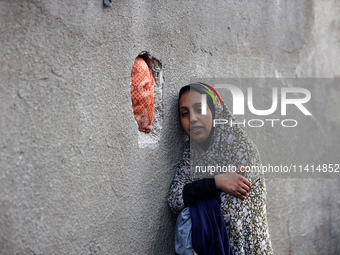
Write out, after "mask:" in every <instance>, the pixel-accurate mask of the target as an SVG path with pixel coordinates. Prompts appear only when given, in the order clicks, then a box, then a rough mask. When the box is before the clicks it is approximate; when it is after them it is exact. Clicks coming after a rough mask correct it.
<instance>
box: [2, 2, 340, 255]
mask: <svg viewBox="0 0 340 255" xmlns="http://www.w3.org/2000/svg"><path fill="white" fill-rule="evenodd" d="M339 14H340V5H339V1H337V0H329V1H321V0H316V1H307V0H299V1H283V0H279V1H275V2H267V1H237V2H234V1H224V0H217V1H207V0H204V1H199V2H197V1H192V0H190V1H181V2H179V1H164V0H154V1H144V0H131V1H113V7H112V8H103V3H102V1H97V0H90V1H82V2H80V1H71V0H65V1H52V0H45V1H42V0H26V1H19V0H15V1H5V0H0V31H1V32H0V45H1V47H0V254H173V253H174V249H173V237H174V224H175V220H176V216H175V215H173V214H171V212H170V209H169V208H168V205H167V202H166V196H167V192H168V188H169V185H170V182H171V180H172V178H173V176H174V173H175V169H176V165H177V163H178V160H179V158H180V155H181V151H182V148H183V140H184V138H185V137H184V134H183V133H182V132H181V131H180V128H179V121H178V115H177V108H176V107H177V106H176V103H177V95H178V91H179V89H180V87H181V86H183V85H185V84H187V83H189V82H191V81H192V79H195V80H196V78H197V79H199V78H202V79H213V78H223V77H226V78H252V77H257V78H262V77H270V78H303V77H308V78H333V77H336V76H338V77H339V76H340V71H339V57H340V47H339V42H340V18H339V17H340V15H339ZM144 50H146V51H148V52H149V53H150V54H151V55H152V56H154V57H155V58H157V59H158V60H160V61H161V63H162V70H163V77H164V80H163V78H162V79H161V81H162V83H163V86H162V87H163V91H162V100H163V101H162V104H163V105H159V107H163V110H162V112H163V113H162V114H163V116H161V119H162V121H161V122H160V123H159V126H158V132H159V133H158V134H159V136H158V137H157V139H156V140H157V143H154V144H153V145H152V146H144V145H145V144H144V145H143V146H141V143H140V141H141V139H142V140H145V141H147V139H149V137H147V138H143V137H142V138H141V137H140V134H139V132H138V130H137V125H136V122H135V120H134V117H133V114H132V110H131V98H130V88H129V84H130V81H131V80H130V72H131V67H132V65H133V63H134V60H135V58H136V56H137V55H138V54H139V53H140V52H141V51H144ZM338 85H339V84H336V85H334V86H330V87H327V88H323V87H320V86H313V87H311V89H313V90H312V102H311V104H310V107H311V111H312V112H313V114H315V116H319V117H318V118H315V119H311V120H310V122H308V123H309V124H310V126H308V127H305V129H301V130H300V129H296V130H293V131H292V130H291V131H287V132H282V130H280V129H270V130H267V129H263V130H259V129H247V131H248V134H249V136H250V137H251V138H252V139H253V140H254V141H255V143H256V145H257V146H258V149H259V151H260V154H261V157H262V160H263V162H264V163H277V162H286V163H287V162H288V163H289V162H294V161H296V160H299V159H300V158H303V160H309V159H310V158H311V157H313V158H315V159H316V160H317V162H319V163H329V162H331V161H332V160H333V161H335V160H336V159H337V160H338V155H339V151H340V147H339V144H340V140H339V135H338V134H337V130H339V126H340V116H339V110H340V104H339V100H338V98H339V95H340V93H339V86H338ZM257 102H259V105H257V106H258V107H259V108H260V107H261V106H263V107H265V106H266V105H267V103H268V99H267V98H266V97H265V96H264V95H263V94H259V97H258V101H257ZM227 105H228V106H231V104H230V103H228V102H227ZM151 140H152V139H151ZM154 140H155V139H153V141H154ZM304 150H305V151H307V152H308V155H307V154H305V153H304ZM324 161H326V162H324ZM334 163H340V162H339V161H338V162H334ZM266 184H267V213H268V221H269V231H270V234H271V237H272V243H273V248H274V251H275V254H287V253H288V252H289V251H290V250H291V251H292V250H293V254H337V251H338V250H340V247H339V239H340V231H339V229H340V219H339V213H338V212H339V210H340V200H339V195H338V194H339V192H340V188H339V187H340V185H339V184H340V181H339V179H338V178H318V179H311V178H310V179H306V178H285V179H282V178H281V179H280V178H268V179H267V183H266Z"/></svg>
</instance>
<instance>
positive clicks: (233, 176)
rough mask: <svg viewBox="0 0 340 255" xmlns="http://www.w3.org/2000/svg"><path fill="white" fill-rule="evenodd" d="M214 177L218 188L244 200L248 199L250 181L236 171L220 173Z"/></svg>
mask: <svg viewBox="0 0 340 255" xmlns="http://www.w3.org/2000/svg"><path fill="white" fill-rule="evenodd" d="M214 178H215V183H216V187H217V188H218V189H220V190H222V191H224V192H226V193H228V194H230V195H233V196H235V197H237V198H240V199H242V200H244V199H246V197H247V195H248V192H249V191H250V189H251V184H250V182H249V181H248V180H247V179H246V178H244V177H243V176H241V175H239V174H237V173H234V172H227V173H223V174H218V175H215V177H214Z"/></svg>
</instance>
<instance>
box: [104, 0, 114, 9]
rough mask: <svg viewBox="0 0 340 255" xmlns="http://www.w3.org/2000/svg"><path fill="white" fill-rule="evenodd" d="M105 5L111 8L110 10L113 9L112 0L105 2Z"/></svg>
mask: <svg viewBox="0 0 340 255" xmlns="http://www.w3.org/2000/svg"><path fill="white" fill-rule="evenodd" d="M103 3H104V5H105V6H107V7H109V8H111V7H112V4H111V3H112V0H103Z"/></svg>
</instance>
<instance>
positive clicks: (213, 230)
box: [189, 196, 233, 255]
mask: <svg viewBox="0 0 340 255" xmlns="http://www.w3.org/2000/svg"><path fill="white" fill-rule="evenodd" d="M220 203H221V197H220V196H217V197H215V198H209V199H203V200H197V201H196V203H195V204H194V205H190V207H189V208H190V217H191V221H192V228H191V230H192V233H191V238H192V247H193V249H194V250H195V252H196V253H197V254H198V255H232V254H233V251H232V249H231V246H230V242H229V236H228V232H227V228H226V226H225V223H224V220H223V217H222V213H221V210H220Z"/></svg>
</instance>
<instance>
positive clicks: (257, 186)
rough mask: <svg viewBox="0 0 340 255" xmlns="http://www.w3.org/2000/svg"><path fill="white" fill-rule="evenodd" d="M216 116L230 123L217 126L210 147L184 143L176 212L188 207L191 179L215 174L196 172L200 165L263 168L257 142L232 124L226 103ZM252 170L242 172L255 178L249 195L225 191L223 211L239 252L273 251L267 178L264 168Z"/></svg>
mask: <svg viewBox="0 0 340 255" xmlns="http://www.w3.org/2000/svg"><path fill="white" fill-rule="evenodd" d="M215 119H225V120H228V123H227V124H223V125H216V127H213V129H214V133H213V136H212V139H211V142H210V145H209V148H208V149H207V150H206V151H203V149H202V148H201V147H200V146H198V144H196V143H195V142H194V141H188V142H187V143H186V144H185V146H184V152H183V155H182V158H181V160H180V162H179V165H178V168H177V170H176V173H175V177H174V179H173V181H172V184H171V187H170V190H169V196H168V203H169V206H170V208H171V210H172V211H173V212H174V213H180V212H181V211H182V210H183V209H184V208H185V205H184V201H183V188H184V186H185V185H186V184H187V183H190V182H193V181H196V180H199V179H202V178H207V177H213V174H211V173H206V174H205V175H202V173H200V174H197V173H195V169H196V168H195V167H196V166H221V167H222V166H235V167H241V166H250V167H251V166H252V167H253V168H252V169H255V167H258V168H257V169H261V160H260V156H259V153H258V150H257V148H256V146H255V144H254V143H253V142H252V141H251V140H250V139H249V138H248V136H247V134H246V133H245V131H244V130H243V128H242V127H241V126H239V125H236V124H233V125H232V126H230V124H229V123H230V120H232V121H233V122H234V123H235V122H236V120H235V119H234V117H233V116H232V115H231V113H230V112H229V110H228V109H227V108H226V107H225V106H224V105H223V106H217V107H215ZM250 170H251V169H250ZM250 170H248V171H245V172H243V173H240V174H241V175H242V176H244V177H245V178H247V179H248V180H249V181H250V182H251V190H250V191H249V193H248V196H247V198H246V199H245V200H241V199H239V198H236V197H234V196H232V195H230V194H227V193H225V192H222V193H221V199H222V202H221V212H222V215H223V217H224V221H225V224H226V227H227V230H228V234H229V238H230V244H231V246H232V248H233V252H234V254H235V255H238V254H273V250H272V246H271V241H270V236H269V231H268V223H267V216H266V187H265V179H264V176H263V173H262V171H250ZM215 174H217V173H215Z"/></svg>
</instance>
